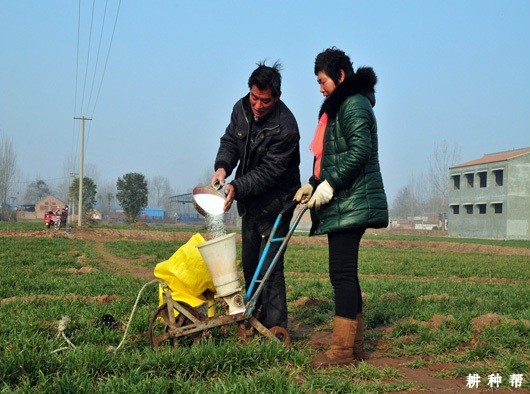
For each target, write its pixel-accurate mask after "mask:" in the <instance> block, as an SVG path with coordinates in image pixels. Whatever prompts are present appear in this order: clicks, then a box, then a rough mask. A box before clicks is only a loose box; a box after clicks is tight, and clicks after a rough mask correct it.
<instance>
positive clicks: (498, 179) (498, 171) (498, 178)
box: [492, 168, 504, 186]
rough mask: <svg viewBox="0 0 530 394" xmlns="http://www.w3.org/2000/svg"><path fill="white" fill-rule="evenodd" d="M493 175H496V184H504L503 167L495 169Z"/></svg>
mask: <svg viewBox="0 0 530 394" xmlns="http://www.w3.org/2000/svg"><path fill="white" fill-rule="evenodd" d="M492 172H493V176H494V177H495V186H502V185H503V183H504V170H503V169H502V168H499V169H496V170H493V171H492Z"/></svg>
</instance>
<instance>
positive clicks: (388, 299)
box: [0, 223, 530, 393]
mask: <svg viewBox="0 0 530 394" xmlns="http://www.w3.org/2000/svg"><path fill="white" fill-rule="evenodd" d="M177 230H178V231H177ZM196 231H199V232H201V233H203V235H205V232H203V231H204V230H202V229H191V231H190V229H175V228H171V229H162V228H156V229H152V228H99V227H95V228H80V229H60V230H52V229H49V230H46V229H39V228H36V227H31V226H29V227H27V228H24V226H9V225H6V224H3V223H0V270H1V271H2V275H0V318H1V319H2V325H0V355H1V360H2V363H0V391H1V392H6V393H7V392H76V393H84V392H90V393H108V392H135V393H144V392H145V393H148V392H149V393H153V392H182V393H197V392H211V393H226V392H231V393H243V392H250V393H254V392H255V393H262V392H272V393H371V392H373V393H397V392H409V393H415V392H421V391H431V392H473V393H478V392H491V391H493V392H496V393H503V392H510V393H524V392H530V241H512V242H507V241H506V242H505V241H490V240H466V239H450V238H447V237H444V236H436V237H430V236H427V235H424V234H422V235H411V234H400V233H392V232H385V231H380V232H378V233H377V234H375V233H369V234H367V235H366V236H365V238H364V239H363V241H362V244H361V245H362V247H361V252H360V280H361V287H362V290H363V297H364V311H363V312H364V313H363V314H364V317H365V323H366V326H367V330H366V340H365V343H366V350H367V351H368V359H367V360H366V361H364V362H361V363H358V364H357V365H354V366H347V367H335V368H330V369H325V370H318V371H315V370H313V369H312V368H311V365H310V360H311V357H312V356H313V355H314V354H315V353H316V352H317V351H318V350H320V349H319V348H318V347H317V346H316V345H315V344H314V341H315V339H316V338H318V337H319V336H320V335H321V334H322V332H326V331H329V330H330V328H331V326H330V323H331V319H332V316H333V300H332V289H331V285H330V283H329V279H328V276H327V246H326V238H324V237H312V238H309V237H307V236H306V235H304V234H298V233H296V234H295V235H293V237H292V238H291V241H290V243H289V247H288V249H287V253H286V267H285V269H286V281H287V286H288V289H287V297H288V301H289V319H290V323H289V333H290V335H291V338H292V342H293V343H292V345H291V346H290V347H285V346H284V345H283V344H281V343H278V342H275V341H269V340H265V339H264V338H263V337H259V336H255V337H254V338H253V339H252V340H251V341H250V342H249V343H240V342H239V341H238V336H237V335H236V333H235V332H234V331H233V330H228V331H227V332H221V331H219V332H218V331H213V332H211V333H210V335H209V336H208V337H207V338H202V339H201V340H200V341H199V342H198V343H197V344H196V345H194V346H188V344H187V343H182V344H181V346H179V347H177V348H176V349H173V348H171V347H170V346H167V347H165V346H164V347H162V348H159V349H157V350H153V349H151V347H150V345H149V340H148V338H147V335H146V331H147V326H148V320H149V318H150V316H151V315H152V314H153V312H154V311H155V310H156V309H157V307H158V288H157V287H156V285H154V284H153V285H148V286H146V287H145V291H144V292H143V293H142V294H141V296H140V297H139V298H137V297H138V293H139V291H140V289H141V288H142V286H144V285H145V284H146V283H147V282H149V281H151V280H152V279H154V276H153V269H154V267H155V265H156V264H157V263H159V262H162V261H164V260H166V259H168V258H169V257H170V256H171V255H172V254H173V253H174V252H175V251H176V250H177V249H178V248H179V247H180V246H181V245H183V244H184V243H185V242H186V241H187V240H188V239H189V238H190V237H191V236H192V235H193V234H194V232H196ZM238 239H239V236H238ZM239 246H240V245H239V241H238V256H239V252H240V250H239ZM136 301H138V303H137V308H136V309H135V313H134V315H133V318H132V320H131V321H130V324H129V325H128V322H129V317H130V315H131V311H132V310H133V306H134V305H135V302H136ZM105 314H110V315H112V316H113V317H115V318H116V319H117V320H118V326H117V328H116V329H110V328H109V327H107V326H105V325H101V324H100V321H101V317H102V316H103V315H105ZM65 317H67V318H68V319H63V318H65ZM60 321H62V323H63V324H62V325H61V324H59V322H60ZM126 328H127V335H126V336H125V337H124V334H125V329H126ZM118 344H121V345H122V346H121V347H120V348H119V349H118V350H117V351H116V352H113V351H109V350H110V347H113V348H114V349H115V348H116V347H117V346H118ZM497 374H498V375H497ZM470 375H474V376H478V377H480V382H479V383H478V387H475V388H468V387H466V384H467V383H468V378H469V376H470ZM490 375H492V376H500V379H501V381H500V382H499V381H498V380H497V382H498V383H499V387H498V388H497V387H496V385H494V388H490V386H489V385H488V379H489V378H488V377H489V376H490ZM517 377H519V378H520V379H521V380H520V384H521V387H516V386H515V383H514V382H512V384H511V383H510V379H514V378H517Z"/></svg>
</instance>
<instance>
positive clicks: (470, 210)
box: [464, 204, 473, 215]
mask: <svg viewBox="0 0 530 394" xmlns="http://www.w3.org/2000/svg"><path fill="white" fill-rule="evenodd" d="M464 208H465V210H466V213H467V214H468V215H472V214H473V204H464Z"/></svg>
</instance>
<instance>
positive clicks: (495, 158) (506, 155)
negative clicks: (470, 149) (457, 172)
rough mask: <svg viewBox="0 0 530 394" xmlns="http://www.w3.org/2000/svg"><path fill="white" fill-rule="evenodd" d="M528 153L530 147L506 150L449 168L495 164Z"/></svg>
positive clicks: (487, 154)
mask: <svg viewBox="0 0 530 394" xmlns="http://www.w3.org/2000/svg"><path fill="white" fill-rule="evenodd" d="M528 153H530V147H529V148H521V149H514V150H508V151H504V152H496V153H486V154H485V155H484V156H482V157H481V158H480V159H475V160H471V161H467V162H465V163H460V164H455V165H454V166H452V167H451V168H459V167H469V166H474V165H477V164H487V163H496V162H499V161H506V160H510V159H513V158H514V157H517V156H522V155H526V154H528Z"/></svg>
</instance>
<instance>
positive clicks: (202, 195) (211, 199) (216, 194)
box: [192, 186, 225, 216]
mask: <svg viewBox="0 0 530 394" xmlns="http://www.w3.org/2000/svg"><path fill="white" fill-rule="evenodd" d="M192 200H193V205H194V207H195V209H196V210H197V212H199V213H200V214H201V215H202V216H219V215H222V214H223V213H224V205H225V196H224V195H223V193H221V192H220V191H219V190H216V189H214V188H213V187H211V186H196V187H195V188H194V189H193V192H192Z"/></svg>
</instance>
